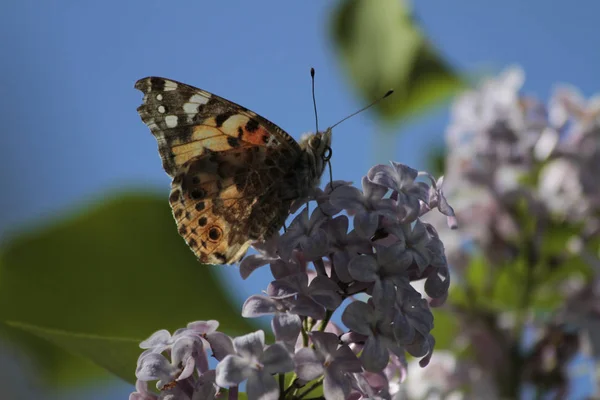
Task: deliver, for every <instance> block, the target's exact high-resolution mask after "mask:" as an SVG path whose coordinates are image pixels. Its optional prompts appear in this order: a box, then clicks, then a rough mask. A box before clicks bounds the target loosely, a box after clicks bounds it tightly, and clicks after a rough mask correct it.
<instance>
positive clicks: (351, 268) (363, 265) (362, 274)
mask: <svg viewBox="0 0 600 400" xmlns="http://www.w3.org/2000/svg"><path fill="white" fill-rule="evenodd" d="M348 272H349V273H350V276H352V278H354V279H356V280H357V281H360V282H374V281H376V280H378V279H379V275H378V272H379V264H377V261H376V260H375V257H373V256H371V255H362V256H355V257H353V258H352V259H351V260H350V262H349V263H348Z"/></svg>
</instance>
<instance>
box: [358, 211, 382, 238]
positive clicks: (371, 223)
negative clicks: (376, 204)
mask: <svg viewBox="0 0 600 400" xmlns="http://www.w3.org/2000/svg"><path fill="white" fill-rule="evenodd" d="M378 227H379V215H378V214H377V213H374V212H368V211H359V212H357V213H356V215H355V216H354V230H355V231H356V233H357V234H358V235H359V236H360V237H363V238H370V237H371V236H373V235H374V234H375V231H376V230H377V228H378Z"/></svg>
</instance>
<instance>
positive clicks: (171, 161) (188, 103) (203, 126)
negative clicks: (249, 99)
mask: <svg viewBox="0 0 600 400" xmlns="http://www.w3.org/2000/svg"><path fill="white" fill-rule="evenodd" d="M135 88H136V89H138V90H140V91H142V92H143V93H144V99H143V102H142V105H141V106H140V107H138V113H139V114H140V116H141V118H142V121H143V122H144V123H145V124H146V125H148V127H149V128H150V131H151V132H152V134H153V135H154V136H155V137H156V140H157V141H158V150H159V153H160V156H161V158H162V161H163V167H164V169H165V171H166V172H167V174H169V175H170V176H171V177H174V176H175V173H176V172H177V170H178V169H179V168H180V167H181V166H182V165H183V164H184V163H185V162H186V161H188V160H190V159H191V158H194V157H198V156H200V155H202V154H204V153H205V152H207V151H213V152H218V151H227V150H230V149H232V148H237V147H253V146H260V147H270V148H275V147H280V148H282V149H287V150H288V151H290V152H291V153H293V154H295V155H298V154H299V153H300V152H301V149H300V146H299V145H298V143H297V142H296V141H295V140H294V138H292V137H291V136H290V135H288V134H287V133H286V132H285V131H284V130H283V129H281V128H280V127H278V126H277V125H275V124H274V123H272V122H270V121H268V120H267V119H265V118H263V117H261V116H260V115H258V114H256V113H254V112H252V111H250V110H248V109H246V108H244V107H242V106H240V105H238V104H236V103H233V102H231V101H229V100H226V99H224V98H222V97H219V96H217V95H214V94H212V93H209V92H207V91H204V90H202V89H198V88H195V87H193V86H190V85H186V84H184V83H181V82H177V81H173V80H169V79H165V78H158V77H148V78H143V79H140V80H139V81H137V82H136V84H135Z"/></svg>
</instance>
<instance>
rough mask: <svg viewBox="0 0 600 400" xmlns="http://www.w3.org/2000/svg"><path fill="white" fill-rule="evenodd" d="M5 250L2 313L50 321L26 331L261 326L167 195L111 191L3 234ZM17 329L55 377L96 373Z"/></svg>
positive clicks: (29, 321)
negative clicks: (30, 227)
mask: <svg viewBox="0 0 600 400" xmlns="http://www.w3.org/2000/svg"><path fill="white" fill-rule="evenodd" d="M0 260H1V261H0V319H1V320H3V321H16V322H18V323H19V324H20V326H21V327H23V326H33V327H44V329H40V328H36V329H34V328H31V329H27V331H28V332H30V333H33V334H35V335H38V336H40V337H43V338H45V339H51V341H52V342H54V343H55V344H59V345H64V344H65V341H63V340H61V341H58V340H57V338H58V337H59V336H60V335H59V334H56V335H50V334H49V333H48V332H53V330H58V331H63V332H77V333H82V334H86V335H96V336H99V337H104V338H105V337H126V338H133V339H135V340H143V339H145V338H147V337H148V336H149V335H150V334H151V333H153V332H154V331H156V330H159V329H162V328H164V329H168V330H170V331H173V330H175V329H177V328H179V327H183V326H185V325H186V324H187V323H188V322H191V321H195V320H207V319H217V320H219V322H220V323H221V325H220V327H219V330H221V331H224V332H226V333H228V334H231V335H238V334H243V333H246V332H248V331H251V330H254V329H255V327H254V326H253V325H251V324H250V323H249V322H248V320H246V319H243V318H242V317H241V316H240V310H238V309H236V308H234V307H233V306H232V304H231V303H230V302H229V300H228V297H227V296H226V289H224V288H222V287H221V286H220V285H219V283H218V280H217V278H216V276H215V271H216V268H219V267H211V266H204V265H201V264H199V263H198V262H197V261H196V258H195V257H194V255H193V254H192V253H191V251H190V250H189V249H188V248H187V246H186V244H185V243H184V241H183V240H182V239H181V237H179V235H178V233H177V229H176V226H175V222H174V221H173V217H172V215H171V211H170V209H169V206H168V202H167V200H166V197H165V196H156V195H135V194H126V195H120V196H117V197H114V198H112V199H109V200H106V201H105V202H104V203H102V204H99V205H97V206H95V207H92V208H91V209H89V210H84V211H83V212H80V213H79V214H78V215H75V216H71V217H69V218H66V219H64V220H62V221H58V222H56V223H54V224H51V225H50V226H47V227H45V228H42V229H39V230H35V231H31V232H29V233H25V234H22V235H20V236H18V237H15V238H14V239H13V240H11V241H9V242H7V243H5V244H4V246H3V248H2V250H1V251H0ZM12 326H15V322H13V323H12ZM9 334H10V335H11V336H14V335H15V330H14V329H12V330H11V332H9ZM61 337H64V338H67V337H66V336H61ZM86 337H87V338H89V337H91V336H86ZM13 339H14V338H13ZM19 339H20V340H21V342H22V343H24V344H25V346H26V347H28V348H29V351H30V352H31V353H33V354H35V356H37V358H38V360H39V361H40V362H41V365H42V366H43V367H44V370H45V372H46V373H47V376H46V378H47V379H48V380H49V381H51V382H54V383H57V382H63V383H64V382H65V381H73V380H77V379H81V378H82V377H85V376H88V377H89V376H90V374H94V373H95V374H97V373H98V370H97V369H96V370H95V371H94V370H93V369H90V368H89V366H90V364H89V363H86V362H82V361H77V359H74V358H73V357H70V356H69V355H68V354H67V353H65V352H64V351H62V350H58V349H57V348H55V347H54V346H50V345H44V344H43V343H41V342H40V341H39V340H36V339H34V338H32V337H31V336H30V335H27V334H25V335H20V336H19ZM86 343H89V342H86V341H80V343H79V344H78V345H77V346H79V347H81V346H83V345H84V344H86ZM108 344H109V343H106V345H108ZM68 348H69V350H75V351H76V353H79V354H83V355H85V356H91V355H94V354H96V352H92V351H85V352H84V351H82V350H81V349H79V348H78V349H73V348H71V347H68ZM93 361H95V362H98V363H99V365H104V362H103V361H102V360H93ZM100 361H102V362H100ZM126 362H127V365H129V367H127V368H123V370H128V371H129V379H128V381H130V382H132V381H133V380H134V372H135V365H136V363H135V359H127V360H126ZM120 370H121V368H119V371H120Z"/></svg>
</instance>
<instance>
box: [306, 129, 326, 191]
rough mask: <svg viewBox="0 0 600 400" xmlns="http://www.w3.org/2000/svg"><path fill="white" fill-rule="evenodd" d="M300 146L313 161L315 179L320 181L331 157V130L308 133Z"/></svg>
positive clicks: (311, 163)
mask: <svg viewBox="0 0 600 400" xmlns="http://www.w3.org/2000/svg"><path fill="white" fill-rule="evenodd" d="M299 144H300V147H301V148H302V150H304V152H305V153H306V154H307V156H308V157H309V159H310V160H311V162H310V165H311V167H312V170H313V171H312V172H313V178H315V179H317V180H318V179H319V178H320V177H321V175H322V174H323V171H324V170H325V164H326V163H327V161H329V158H330V157H331V147H330V146H331V128H328V129H327V130H326V131H324V132H317V133H308V134H306V135H304V136H302V138H301V139H300V143H299Z"/></svg>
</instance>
